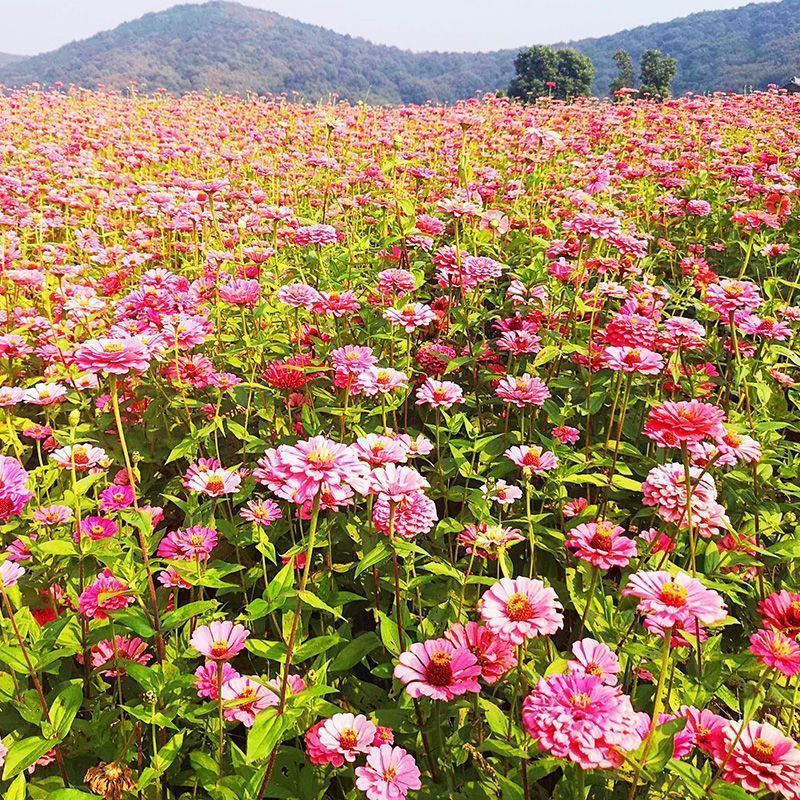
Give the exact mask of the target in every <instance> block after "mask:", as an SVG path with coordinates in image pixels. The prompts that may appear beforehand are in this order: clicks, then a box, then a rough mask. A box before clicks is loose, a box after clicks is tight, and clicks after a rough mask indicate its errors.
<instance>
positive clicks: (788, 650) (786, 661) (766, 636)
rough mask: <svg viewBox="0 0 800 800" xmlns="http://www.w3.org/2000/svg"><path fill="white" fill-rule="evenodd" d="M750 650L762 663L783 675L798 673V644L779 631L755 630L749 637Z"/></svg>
mask: <svg viewBox="0 0 800 800" xmlns="http://www.w3.org/2000/svg"><path fill="white" fill-rule="evenodd" d="M750 652H751V653H752V654H753V655H754V656H755V657H756V658H757V659H758V660H759V661H760V662H761V663H762V664H764V665H765V666H767V667H772V669H775V670H777V671H778V672H781V673H783V674H784V675H787V676H789V677H792V676H793V675H797V674H800V645H798V644H797V642H796V641H795V640H794V639H792V638H791V637H789V636H787V635H786V634H784V633H781V632H780V631H775V630H760V631H756V632H755V633H754V634H753V635H752V636H751V637H750Z"/></svg>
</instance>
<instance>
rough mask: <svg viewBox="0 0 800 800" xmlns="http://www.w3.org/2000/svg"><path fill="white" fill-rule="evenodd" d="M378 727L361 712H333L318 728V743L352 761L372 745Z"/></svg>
mask: <svg viewBox="0 0 800 800" xmlns="http://www.w3.org/2000/svg"><path fill="white" fill-rule="evenodd" d="M377 732H378V729H377V728H376V727H375V725H374V724H373V723H372V722H370V721H369V720H368V719H367V718H366V717H365V716H364V715H363V714H359V715H358V716H356V715H354V714H334V715H333V716H332V717H330V718H329V719H326V720H325V721H324V722H323V724H322V726H321V727H320V728H319V729H318V731H317V734H318V737H319V743H320V745H321V746H322V747H324V748H325V750H326V751H328V752H331V751H334V752H337V753H339V754H341V755H342V756H343V757H344V759H345V761H350V762H353V761H355V760H356V756H357V755H358V754H359V753H366V752H367V751H368V750H369V749H370V747H371V746H372V742H373V740H374V739H375V734H376V733H377Z"/></svg>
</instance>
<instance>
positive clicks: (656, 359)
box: [601, 347, 665, 375]
mask: <svg viewBox="0 0 800 800" xmlns="http://www.w3.org/2000/svg"><path fill="white" fill-rule="evenodd" d="M601 359H602V364H603V366H604V367H606V368H607V369H610V370H613V371H614V372H626V373H634V372H638V373H639V374H640V375H659V374H660V373H661V372H662V370H663V369H664V363H665V362H664V357H663V356H662V355H660V354H659V353H655V352H653V351H652V350H648V349H647V348H645V347H607V348H606V349H605V350H604V351H603V354H602V356H601Z"/></svg>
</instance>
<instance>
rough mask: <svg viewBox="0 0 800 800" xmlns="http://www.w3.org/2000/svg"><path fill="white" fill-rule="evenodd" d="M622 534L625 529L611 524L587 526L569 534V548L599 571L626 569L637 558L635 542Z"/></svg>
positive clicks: (603, 523) (581, 526)
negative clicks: (613, 568)
mask: <svg viewBox="0 0 800 800" xmlns="http://www.w3.org/2000/svg"><path fill="white" fill-rule="evenodd" d="M623 533H624V529H623V528H621V527H619V525H615V524H614V523H613V522H608V520H598V521H597V522H585V523H582V524H581V525H576V526H575V527H574V528H573V529H572V530H571V531H570V532H569V533H568V534H567V543H566V547H567V549H569V550H572V551H573V552H574V554H575V557H576V558H579V559H581V561H586V562H587V563H588V564H591V565H592V566H594V567H597V568H598V569H603V570H606V569H611V568H612V567H627V566H628V563H629V562H630V560H631V559H632V558H633V557H634V556H635V555H636V542H634V541H633V540H632V539H629V538H628V537H627V536H623Z"/></svg>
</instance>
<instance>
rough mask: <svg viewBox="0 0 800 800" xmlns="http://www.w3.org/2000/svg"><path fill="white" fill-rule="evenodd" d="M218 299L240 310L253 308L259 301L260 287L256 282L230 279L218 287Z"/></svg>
mask: <svg viewBox="0 0 800 800" xmlns="http://www.w3.org/2000/svg"><path fill="white" fill-rule="evenodd" d="M219 299H220V300H224V301H225V302H226V303H230V304H231V305H235V306H241V307H242V308H254V307H255V306H256V304H257V303H258V301H259V300H260V299H261V285H260V284H259V282H258V281H257V280H251V279H247V278H232V279H231V280H229V281H228V282H227V283H225V284H224V285H222V286H220V287H219Z"/></svg>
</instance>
